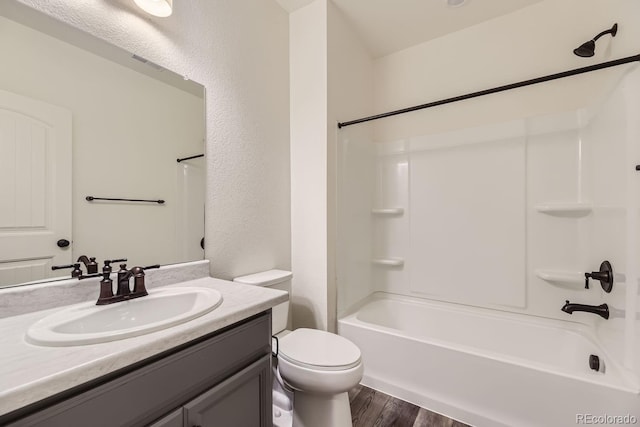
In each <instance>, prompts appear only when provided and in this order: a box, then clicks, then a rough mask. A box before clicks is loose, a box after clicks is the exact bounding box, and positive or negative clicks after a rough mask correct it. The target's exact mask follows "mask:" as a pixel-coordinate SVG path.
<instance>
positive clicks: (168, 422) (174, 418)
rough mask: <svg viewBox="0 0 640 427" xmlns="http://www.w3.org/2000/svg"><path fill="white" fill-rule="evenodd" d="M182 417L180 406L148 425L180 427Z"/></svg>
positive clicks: (153, 426) (150, 426)
mask: <svg viewBox="0 0 640 427" xmlns="http://www.w3.org/2000/svg"><path fill="white" fill-rule="evenodd" d="M183 418H184V415H183V414H182V408H180V409H177V410H175V411H173V412H172V413H170V414H169V415H167V416H166V417H163V418H162V419H160V420H158V421H156V422H155V423H153V424H150V425H149V427H182V426H183V424H182V420H183Z"/></svg>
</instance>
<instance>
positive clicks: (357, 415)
mask: <svg viewBox="0 0 640 427" xmlns="http://www.w3.org/2000/svg"><path fill="white" fill-rule="evenodd" d="M389 399H391V396H388V395H386V394H384V393H380V392H379V391H377V390H373V389H370V388H364V389H363V390H361V391H360V393H358V395H357V396H356V398H355V399H354V400H353V404H352V405H351V421H352V423H353V427H372V426H373V425H374V424H375V422H376V420H377V419H378V417H379V416H380V414H381V413H382V410H383V409H384V406H385V405H386V404H387V402H388V401H389Z"/></svg>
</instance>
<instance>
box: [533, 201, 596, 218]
mask: <svg viewBox="0 0 640 427" xmlns="http://www.w3.org/2000/svg"><path fill="white" fill-rule="evenodd" d="M592 209H593V205H592V204H591V203H587V202H575V203H541V204H539V205H536V210H537V211H538V212H541V213H544V214H547V215H553V216H564V217H574V218H579V217H582V216H587V215H589V214H590V213H591V211H592Z"/></svg>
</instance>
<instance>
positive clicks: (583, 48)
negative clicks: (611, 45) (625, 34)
mask: <svg viewBox="0 0 640 427" xmlns="http://www.w3.org/2000/svg"><path fill="white" fill-rule="evenodd" d="M617 32H618V24H613V27H611V29H609V30H605V31H603V32H601V33H600V34H598V35H597V36H595V37H594V38H593V39H592V40H589V41H588V42H586V43H583V44H582V45H580V47H578V48H576V49H573V53H575V54H576V55H578V56H582V57H583V58H589V57H591V56H593V55H594V54H595V51H596V40H598V39H599V38H600V37H602V36H604V35H605V34H611V37H615V36H616V34H617Z"/></svg>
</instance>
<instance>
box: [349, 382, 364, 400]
mask: <svg viewBox="0 0 640 427" xmlns="http://www.w3.org/2000/svg"><path fill="white" fill-rule="evenodd" d="M362 388H363V386H362V385H360V384H358V385H357V386H355V387H354V388H352V389H351V390H349V403H351V404H352V403H353V399H355V398H356V396H357V395H358V394H359V393H360V392H361V391H362Z"/></svg>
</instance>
